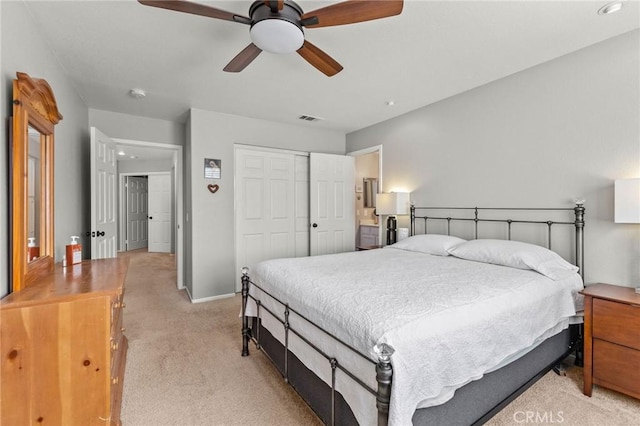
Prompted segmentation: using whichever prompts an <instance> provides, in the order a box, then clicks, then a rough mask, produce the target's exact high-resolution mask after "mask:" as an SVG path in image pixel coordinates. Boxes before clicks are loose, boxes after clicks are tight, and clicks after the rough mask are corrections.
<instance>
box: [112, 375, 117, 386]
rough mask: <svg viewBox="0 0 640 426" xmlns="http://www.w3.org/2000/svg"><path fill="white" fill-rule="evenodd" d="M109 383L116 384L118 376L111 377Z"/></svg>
mask: <svg viewBox="0 0 640 426" xmlns="http://www.w3.org/2000/svg"><path fill="white" fill-rule="evenodd" d="M111 384H113V385H117V384H118V378H117V377H114V378H113V379H111Z"/></svg>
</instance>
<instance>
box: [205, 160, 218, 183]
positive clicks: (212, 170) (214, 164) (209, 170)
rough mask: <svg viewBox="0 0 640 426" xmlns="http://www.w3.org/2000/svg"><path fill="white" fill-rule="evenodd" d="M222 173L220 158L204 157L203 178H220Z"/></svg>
mask: <svg viewBox="0 0 640 426" xmlns="http://www.w3.org/2000/svg"><path fill="white" fill-rule="evenodd" d="M221 173H222V160H215V159H213V158H205V159H204V178H205V179H220V175H221Z"/></svg>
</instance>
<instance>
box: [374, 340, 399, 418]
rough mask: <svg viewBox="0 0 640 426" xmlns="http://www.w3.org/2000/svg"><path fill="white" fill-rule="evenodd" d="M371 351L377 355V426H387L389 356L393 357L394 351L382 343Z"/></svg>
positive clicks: (391, 374) (390, 376)
mask: <svg viewBox="0 0 640 426" xmlns="http://www.w3.org/2000/svg"><path fill="white" fill-rule="evenodd" d="M373 350H374V351H375V352H376V353H377V354H378V363H377V364H376V381H377V382H378V392H377V394H376V407H377V408H378V426H387V424H388V423H389V403H390V401H391V382H392V379H393V368H392V367H391V355H393V353H394V352H395V349H393V347H391V346H390V345H387V344H386V343H382V344H380V345H376V346H374V348H373Z"/></svg>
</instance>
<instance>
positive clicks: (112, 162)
mask: <svg viewBox="0 0 640 426" xmlns="http://www.w3.org/2000/svg"><path fill="white" fill-rule="evenodd" d="M116 171H117V161H116V143H115V142H114V141H113V140H111V139H110V138H109V137H108V136H106V135H105V134H104V133H102V132H101V131H99V130H98V129H96V128H95V127H92V128H91V258H92V259H104V258H111V257H116V236H117V232H118V222H117V199H116Z"/></svg>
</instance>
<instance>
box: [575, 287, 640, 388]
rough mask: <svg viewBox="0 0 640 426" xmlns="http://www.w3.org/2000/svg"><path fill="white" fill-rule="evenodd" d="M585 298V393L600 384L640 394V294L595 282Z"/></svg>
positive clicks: (627, 288) (587, 290) (631, 289)
mask: <svg viewBox="0 0 640 426" xmlns="http://www.w3.org/2000/svg"><path fill="white" fill-rule="evenodd" d="M582 294H584V296H585V301H584V321H585V331H584V334H585V342H584V394H585V395H587V396H591V391H592V388H593V385H594V384H596V385H600V386H603V387H606V388H609V389H613V390H616V391H618V392H622V393H625V394H627V395H630V396H632V397H635V398H640V368H639V366H640V294H637V293H636V292H635V291H634V289H633V288H629V287H619V286H615V285H610V284H595V285H591V286H588V287H587V288H585V289H584V290H583V291H582Z"/></svg>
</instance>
